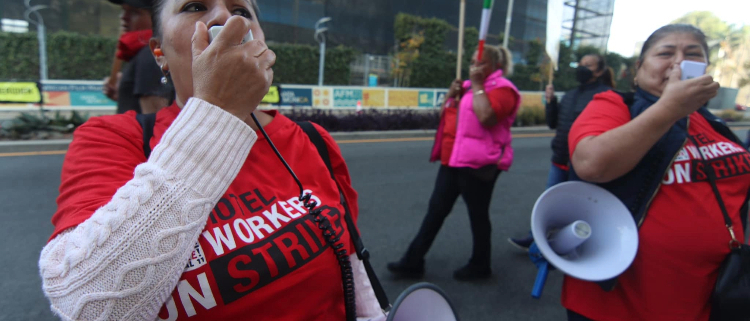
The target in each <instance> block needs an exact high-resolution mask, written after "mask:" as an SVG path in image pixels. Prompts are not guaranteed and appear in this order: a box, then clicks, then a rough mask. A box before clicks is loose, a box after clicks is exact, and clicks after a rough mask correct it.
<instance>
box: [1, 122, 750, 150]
mask: <svg viewBox="0 0 750 321" xmlns="http://www.w3.org/2000/svg"><path fill="white" fill-rule="evenodd" d="M729 126H730V127H731V128H732V129H735V130H746V129H750V122H734V123H730V124H729ZM512 132H513V133H514V134H554V132H555V131H554V130H550V129H549V128H547V126H531V127H513V129H512ZM331 136H332V137H333V138H334V139H335V140H336V141H347V140H365V139H400V138H432V137H435V130H434V129H430V130H391V131H363V132H332V133H331ZM740 139H744V137H740ZM70 141H71V140H70V139H62V140H24V141H10V142H0V154H2V153H28V152H47V151H64V150H67V149H68V145H69V144H70Z"/></svg>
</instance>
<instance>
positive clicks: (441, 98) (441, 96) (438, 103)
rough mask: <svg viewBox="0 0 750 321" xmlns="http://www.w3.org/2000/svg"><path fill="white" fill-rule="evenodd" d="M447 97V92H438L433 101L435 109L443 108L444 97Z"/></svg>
mask: <svg viewBox="0 0 750 321" xmlns="http://www.w3.org/2000/svg"><path fill="white" fill-rule="evenodd" d="M447 95H448V92H447V91H438V92H437V95H436V97H435V98H436V99H435V107H443V104H445V97H446V96H447Z"/></svg>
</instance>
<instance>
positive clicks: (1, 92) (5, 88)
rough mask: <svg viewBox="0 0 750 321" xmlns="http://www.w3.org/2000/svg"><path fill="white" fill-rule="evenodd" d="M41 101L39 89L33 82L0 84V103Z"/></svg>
mask: <svg viewBox="0 0 750 321" xmlns="http://www.w3.org/2000/svg"><path fill="white" fill-rule="evenodd" d="M40 100H42V97H41V94H40V93H39V87H38V86H37V84H36V83H33V82H0V101H4V102H9V103H38V102H39V101H40Z"/></svg>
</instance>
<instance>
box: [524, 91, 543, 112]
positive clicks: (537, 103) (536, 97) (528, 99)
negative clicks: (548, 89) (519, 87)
mask: <svg viewBox="0 0 750 321" xmlns="http://www.w3.org/2000/svg"><path fill="white" fill-rule="evenodd" d="M543 100H544V93H543V92H522V93H521V102H522V103H523V105H524V106H526V107H535V108H544V102H543Z"/></svg>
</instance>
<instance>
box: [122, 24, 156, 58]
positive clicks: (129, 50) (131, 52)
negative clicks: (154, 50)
mask: <svg viewBox="0 0 750 321" xmlns="http://www.w3.org/2000/svg"><path fill="white" fill-rule="evenodd" d="M152 35H153V32H152V31H151V29H146V30H138V31H131V32H126V33H123V34H122V36H121V37H120V40H119V41H118V42H117V58H118V59H120V60H124V61H130V59H133V57H135V55H136V54H137V53H138V51H140V50H141V49H143V47H145V46H147V45H148V41H149V40H150V39H151V36H152Z"/></svg>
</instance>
